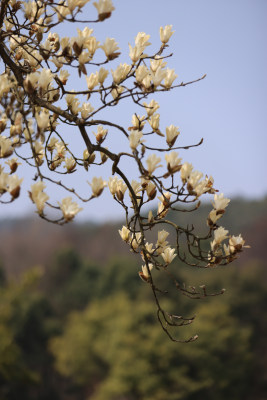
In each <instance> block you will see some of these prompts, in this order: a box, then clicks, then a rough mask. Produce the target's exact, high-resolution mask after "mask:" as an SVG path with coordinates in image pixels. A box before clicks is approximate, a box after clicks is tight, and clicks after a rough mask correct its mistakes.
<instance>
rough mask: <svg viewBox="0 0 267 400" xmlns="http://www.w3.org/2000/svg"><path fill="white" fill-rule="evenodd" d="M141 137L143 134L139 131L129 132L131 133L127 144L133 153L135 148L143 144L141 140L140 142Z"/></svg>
mask: <svg viewBox="0 0 267 400" xmlns="http://www.w3.org/2000/svg"><path fill="white" fill-rule="evenodd" d="M142 137H143V133H142V132H141V131H138V130H132V131H131V133H130V135H129V143H130V147H131V149H132V150H133V151H134V150H136V148H137V146H138V145H139V144H140V143H142V142H143V140H141V139H142Z"/></svg>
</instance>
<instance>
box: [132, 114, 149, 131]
mask: <svg viewBox="0 0 267 400" xmlns="http://www.w3.org/2000/svg"><path fill="white" fill-rule="evenodd" d="M144 119H145V116H144V115H142V117H141V116H140V115H137V114H133V116H132V125H133V128H134V129H137V130H140V131H141V130H142V129H143V128H144V126H145V123H146V122H145V121H144Z"/></svg>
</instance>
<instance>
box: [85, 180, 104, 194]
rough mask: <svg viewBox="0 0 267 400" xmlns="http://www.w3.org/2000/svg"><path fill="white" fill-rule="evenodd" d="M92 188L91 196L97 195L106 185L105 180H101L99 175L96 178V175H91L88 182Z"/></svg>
mask: <svg viewBox="0 0 267 400" xmlns="http://www.w3.org/2000/svg"><path fill="white" fill-rule="evenodd" d="M88 183H89V185H90V186H91V188H92V192H93V197H98V196H100V195H101V193H102V192H103V190H104V187H105V186H107V182H106V181H103V179H102V177H101V176H100V177H99V178H97V177H96V176H94V177H93V179H92V182H91V183H90V182H88Z"/></svg>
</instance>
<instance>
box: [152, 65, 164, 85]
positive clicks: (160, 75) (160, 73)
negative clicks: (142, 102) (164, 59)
mask: <svg viewBox="0 0 267 400" xmlns="http://www.w3.org/2000/svg"><path fill="white" fill-rule="evenodd" d="M166 74H167V71H166V70H165V69H162V68H161V67H159V68H157V70H156V71H155V72H153V73H152V74H151V76H152V81H153V84H154V86H155V87H157V86H159V85H160V84H161V82H162V80H163V79H164V78H165V77H166Z"/></svg>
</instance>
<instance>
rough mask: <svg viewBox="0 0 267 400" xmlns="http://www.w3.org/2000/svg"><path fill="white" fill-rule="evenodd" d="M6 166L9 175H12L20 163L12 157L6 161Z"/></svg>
mask: <svg viewBox="0 0 267 400" xmlns="http://www.w3.org/2000/svg"><path fill="white" fill-rule="evenodd" d="M6 164H7V165H8V166H9V168H10V174H13V173H14V172H16V170H17V168H18V166H19V165H21V163H20V162H18V159H17V157H13V158H11V159H10V160H7V161H6Z"/></svg>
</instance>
